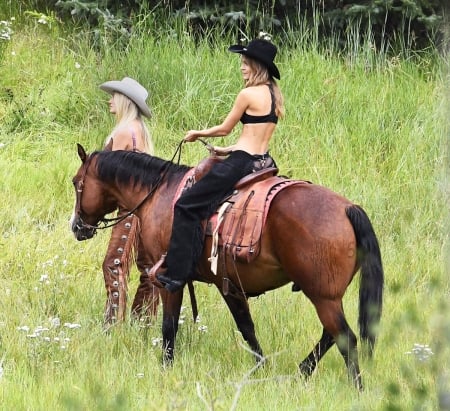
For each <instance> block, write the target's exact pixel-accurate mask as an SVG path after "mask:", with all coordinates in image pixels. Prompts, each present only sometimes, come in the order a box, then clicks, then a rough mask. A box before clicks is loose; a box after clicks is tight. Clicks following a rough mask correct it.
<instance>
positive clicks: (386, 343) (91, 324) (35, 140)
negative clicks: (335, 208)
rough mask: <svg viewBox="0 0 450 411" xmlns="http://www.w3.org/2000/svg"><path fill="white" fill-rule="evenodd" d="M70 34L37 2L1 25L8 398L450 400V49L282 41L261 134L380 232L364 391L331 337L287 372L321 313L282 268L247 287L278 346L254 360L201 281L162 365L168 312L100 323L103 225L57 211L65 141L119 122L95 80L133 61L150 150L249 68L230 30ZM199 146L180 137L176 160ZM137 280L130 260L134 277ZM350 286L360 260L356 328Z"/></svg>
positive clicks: (1, 268) (292, 405) (207, 406)
mask: <svg viewBox="0 0 450 411" xmlns="http://www.w3.org/2000/svg"><path fill="white" fill-rule="evenodd" d="M76 34H77V33H75V34H74V33H71V34H70V35H66V34H64V32H63V31H62V30H60V28H59V27H58V26H57V25H56V24H53V25H49V24H46V25H44V24H41V23H39V22H37V20H35V21H34V23H33V22H29V23H28V24H27V25H26V26H25V27H23V28H17V29H16V30H15V31H14V33H13V34H12V35H11V39H10V40H8V41H2V40H0V41H2V43H0V46H1V48H0V79H1V81H0V177H1V178H0V193H1V201H2V205H1V207H0V228H1V236H0V250H1V264H0V279H1V282H0V404H1V405H0V408H1V409H5V410H412V409H415V410H436V409H439V407H441V409H450V399H449V396H450V375H449V373H448V365H449V358H450V356H449V354H450V352H449V351H450V350H449V344H450V321H449V315H448V312H449V307H448V298H449V285H448V281H447V278H446V273H447V270H446V268H447V264H448V262H447V260H446V259H445V258H444V256H445V255H448V253H446V242H447V230H448V226H447V225H446V220H447V214H448V213H447V209H448V202H447V196H448V193H449V187H448V180H447V169H448V161H447V147H446V138H447V136H448V124H447V120H448V118H449V114H448V113H449V111H448V107H447V106H448V103H447V98H448V88H447V85H446V84H447V80H446V79H447V75H448V74H447V73H448V72H447V68H446V64H445V59H444V58H442V57H439V56H437V55H436V54H435V53H434V52H432V51H430V52H427V53H423V54H422V55H411V54H408V53H405V55H401V56H395V57H388V56H382V55H378V54H377V53H376V51H375V50H373V49H372V48H370V47H369V46H367V47H361V48H358V49H357V51H356V52H355V53H345V54H341V55H338V54H337V53H335V52H334V50H332V49H331V50H327V49H326V48H320V47H318V46H315V45H314V44H310V43H308V42H305V43H301V42H300V41H298V42H297V44H295V45H293V46H292V47H290V48H285V49H283V50H281V52H280V55H279V58H277V61H278V62H279V67H280V71H281V74H282V80H281V81H280V86H281V88H282V90H283V92H284V95H285V99H286V117H285V119H283V120H282V121H281V122H280V124H279V128H278V130H277V133H276V135H275V137H274V139H273V143H272V146H271V153H272V155H273V156H274V157H275V158H276V159H277V162H278V165H279V167H280V169H281V172H282V173H283V174H287V175H289V176H292V177H293V178H299V179H308V180H310V181H313V182H314V183H317V184H322V185H325V186H327V187H329V188H331V189H332V190H334V191H336V192H339V193H341V194H343V195H344V196H346V197H348V198H350V199H351V200H353V201H354V202H356V203H358V204H361V205H362V206H363V207H364V208H365V210H366V211H367V213H368V214H369V216H370V218H371V220H372V222H373V225H374V227H375V230H376V233H377V236H378V239H379V241H380V245H381V251H382V257H383V263H384V268H385V275H386V288H385V305H384V313H383V318H382V323H381V329H380V336H379V341H378V345H377V347H376V352H375V358H374V360H373V361H372V362H370V361H368V360H367V359H364V358H363V359H361V367H362V372H363V379H364V383H365V387H366V389H365V391H364V392H363V393H362V394H358V393H357V392H356V391H355V390H354V388H353V387H352V386H351V385H350V384H349V382H348V381H347V375H346V370H345V366H344V363H343V360H342V358H341V356H340V355H339V354H338V352H337V350H336V348H333V349H332V350H331V351H330V352H329V353H328V354H327V356H326V357H325V358H324V360H323V361H322V362H321V363H320V366H319V368H318V370H317V372H316V373H315V374H314V375H313V376H312V378H311V379H309V380H308V381H304V380H303V379H302V378H301V377H300V375H299V374H298V371H297V366H298V363H299V362H300V361H301V360H302V359H303V358H304V356H305V355H306V354H307V353H309V351H310V350H311V349H312V347H313V346H314V344H315V343H316V342H317V340H318V338H319V337H320V334H321V326H320V323H319V321H318V319H317V316H316V314H315V312H314V310H313V307H312V305H311V304H310V303H309V301H308V300H307V299H306V298H305V297H304V296H303V295H301V293H296V294H293V293H291V292H290V287H285V288H282V289H279V290H276V291H273V292H271V293H268V294H266V295H263V296H261V297H259V298H257V299H253V300H251V301H250V306H251V310H252V313H253V318H254V321H255V323H256V328H257V335H258V337H259V339H260V342H261V344H262V346H263V349H264V350H265V353H266V355H267V356H268V358H269V361H268V364H267V366H266V367H265V368H264V369H262V370H261V369H258V370H253V367H254V363H253V358H252V356H251V354H250V353H249V352H248V351H247V349H246V348H247V347H246V345H245V344H244V343H243V341H242V338H241V336H240V334H239V333H238V332H237V330H236V327H235V325H234V323H233V321H232V319H231V316H230V314H229V312H228V310H227V308H226V307H225V304H224V303H223V302H222V300H221V299H220V297H219V294H218V292H217V291H216V290H215V289H213V288H212V287H208V286H206V285H203V284H198V285H196V291H197V297H198V300H199V307H200V323H193V321H192V319H191V316H190V305H189V301H188V298H186V304H185V309H184V311H183V315H184V322H183V324H181V326H180V332H179V337H178V340H177V351H176V361H175V363H174V366H173V368H172V369H163V368H162V367H161V347H160V336H161V330H160V325H161V324H160V317H159V319H158V320H157V321H156V323H155V324H154V325H152V326H150V327H141V326H140V325H139V324H134V323H131V322H129V321H127V322H126V323H124V324H122V325H120V326H117V327H115V328H114V329H113V330H112V332H110V333H109V334H105V333H104V332H103V331H102V313H103V305H104V298H105V292H104V285H103V277H102V273H101V262H102V259H103V255H104V252H105V249H106V244H107V241H108V238H109V232H100V233H99V234H98V235H97V236H96V237H95V238H94V239H93V240H91V241H87V242H82V243H80V242H77V241H76V240H75V239H74V238H73V235H72V233H71V232H70V230H69V228H68V224H67V223H68V219H69V217H70V214H71V212H72V206H73V201H74V193H73V188H72V185H71V178H72V176H73V174H74V173H75V171H76V170H77V168H78V166H79V159H78V157H77V154H76V143H77V142H80V143H82V144H83V145H84V146H85V147H86V148H87V149H88V150H89V151H92V150H94V149H98V148H100V147H101V146H102V143H103V141H104V138H105V136H106V135H107V134H108V132H109V130H110V129H111V127H112V125H113V119H112V118H111V116H110V115H109V114H108V108H107V100H108V96H107V95H106V94H105V93H103V92H101V91H100V90H99V89H98V85H99V84H100V83H102V82H103V81H106V80H110V79H119V78H121V77H123V76H125V75H129V76H132V77H135V78H137V79H139V81H140V82H141V83H143V84H145V85H146V86H147V87H148V88H149V90H150V93H151V96H150V104H151V106H152V108H153V112H154V117H153V118H152V119H151V121H150V122H149V126H150V127H151V130H152V134H153V138H154V141H155V146H156V152H157V155H158V156H160V157H162V158H166V159H170V158H171V157H172V155H173V153H174V150H175V148H176V146H177V144H178V143H179V141H180V140H181V139H182V137H183V136H184V133H185V131H186V130H188V129H190V128H200V127H203V126H207V125H213V124H216V123H217V122H218V121H221V120H222V118H223V117H224V115H225V114H226V113H227V110H229V108H230V106H231V104H232V102H233V99H234V96H235V95H236V93H237V91H238V90H239V88H240V87H241V83H240V76H239V72H238V69H239V60H238V57H237V56H235V55H231V54H230V53H228V52H227V51H226V47H227V46H228V45H229V42H228V41H227V40H226V39H216V40H215V41H214V42H212V44H214V46H211V43H206V42H204V43H203V42H202V43H200V44H198V45H195V44H194V43H193V42H192V41H191V40H190V39H189V37H188V36H186V37H183V38H180V36H179V35H178V36H177V35H175V34H176V33H175V32H170V31H169V30H168V31H167V32H162V33H161V34H160V35H159V36H156V35H154V34H146V35H143V34H140V35H135V37H133V38H132V39H131V41H130V44H129V45H128V47H127V48H125V49H123V48H120V47H118V46H117V47H115V46H114V45H111V44H105V45H104V46H103V47H100V48H98V49H96V48H94V47H92V46H91V45H90V43H89V42H88V41H87V40H86V39H84V37H83V36H82V33H79V36H76ZM237 133H238V130H236V133H235V134H233V136H231V137H229V138H228V139H227V140H224V143H228V142H230V141H233V137H235V136H236V134H237ZM206 155H207V152H206V151H205V149H204V148H203V146H202V145H200V144H190V145H185V147H184V149H183V154H182V162H183V163H184V164H190V165H194V164H196V163H197V162H198V161H199V160H200V159H202V158H203V157H205V156H206ZM136 284H137V272H136V270H135V269H133V272H132V275H131V284H130V292H131V294H133V292H134V290H135V287H136ZM357 298H358V281H357V279H356V280H355V281H354V282H353V283H352V285H351V286H350V287H349V290H348V293H347V295H346V298H345V301H344V304H345V309H346V312H347V315H348V319H349V322H350V325H351V327H352V328H353V329H354V330H355V331H356V318H357Z"/></svg>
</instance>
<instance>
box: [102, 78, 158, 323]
mask: <svg viewBox="0 0 450 411" xmlns="http://www.w3.org/2000/svg"><path fill="white" fill-rule="evenodd" d="M100 88H101V89H102V90H104V91H106V92H107V93H109V94H111V98H110V99H109V102H108V103H109V112H110V113H111V114H114V115H115V117H116V125H115V127H114V129H113V130H112V131H111V133H110V134H109V136H108V137H107V138H106V142H105V146H108V147H109V148H110V149H112V150H129V151H135V152H144V153H149V154H153V142H152V139H151V136H150V133H149V130H148V128H147V126H146V124H145V122H144V120H143V118H142V116H145V117H147V118H150V117H151V112H150V108H149V107H148V106H147V103H146V99H147V97H148V92H147V90H146V89H145V88H144V87H143V86H142V85H141V84H139V83H138V82H137V81H135V80H134V79H132V78H130V77H125V78H123V79H122V80H120V81H107V82H106V83H103V84H101V85H100ZM127 214H128V211H127V210H126V209H124V208H123V207H119V210H118V214H117V217H118V218H119V219H120V218H121V217H123V220H119V222H118V223H117V224H116V225H114V226H113V228H112V233H111V238H110V241H109V244H108V249H107V252H106V255H105V258H104V260H103V265H102V268H103V275H104V279H105V287H106V293H107V301H106V307H105V323H107V324H108V323H112V322H114V321H115V320H124V318H125V308H126V298H127V280H128V277H129V271H130V254H131V252H132V251H133V248H135V257H136V258H135V261H136V266H137V268H138V270H139V272H140V273H141V275H140V283H139V286H138V289H137V291H136V295H135V298H134V301H133V304H132V307H131V311H132V313H133V315H134V316H137V317H141V316H142V317H144V316H153V315H156V308H157V306H158V290H157V289H155V288H154V286H153V285H152V284H151V283H150V281H149V279H148V271H149V269H150V268H151V267H152V264H151V262H150V261H149V259H148V256H147V254H146V252H145V250H144V248H143V246H142V240H141V238H140V233H139V222H138V219H137V218H136V216H134V215H133V214H130V215H127Z"/></svg>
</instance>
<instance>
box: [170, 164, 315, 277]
mask: <svg viewBox="0 0 450 411" xmlns="http://www.w3.org/2000/svg"><path fill="white" fill-rule="evenodd" d="M217 161H221V159H220V158H219V157H215V156H212V157H208V158H206V159H204V160H202V161H201V162H200V163H199V164H198V166H197V167H195V168H193V169H191V171H189V172H188V173H187V174H186V176H185V177H184V179H183V181H182V182H181V184H180V186H179V188H178V191H177V194H176V195H175V198H174V204H175V202H176V200H177V199H178V198H179V196H180V195H181V194H182V192H183V191H184V190H187V189H189V188H190V187H192V185H193V184H195V182H196V181H198V180H199V179H201V178H202V177H203V176H204V175H205V174H206V173H207V172H208V171H209V169H210V168H211V167H212V166H213V165H214V164H215V163H216V162H217ZM277 173H278V169H277V168H276V167H271V166H270V165H269V167H266V168H261V169H260V170H258V171H254V172H253V173H251V174H249V175H247V176H245V177H244V178H242V179H241V180H239V181H238V182H237V184H236V185H235V190H234V192H233V193H232V194H231V196H230V197H228V198H226V199H224V201H223V202H222V204H221V205H220V206H219V209H218V210H217V211H216V212H215V213H214V214H213V216H212V217H211V218H210V219H209V220H208V221H207V222H205V225H206V230H205V235H206V236H212V237H213V246H212V250H211V258H210V261H211V266H212V270H213V272H215V273H217V261H218V258H219V256H221V257H222V258H224V259H228V258H231V259H233V260H236V261H241V262H246V263H249V262H251V261H252V260H254V259H255V258H256V257H257V256H258V255H259V253H260V250H261V235H262V232H263V229H264V225H265V222H266V218H267V214H268V212H269V208H270V203H271V202H272V200H273V198H274V197H275V195H276V194H278V193H279V192H280V191H281V190H282V189H284V188H286V187H288V186H290V185H293V184H299V183H307V182H304V181H299V180H289V179H287V178H284V177H279V176H277Z"/></svg>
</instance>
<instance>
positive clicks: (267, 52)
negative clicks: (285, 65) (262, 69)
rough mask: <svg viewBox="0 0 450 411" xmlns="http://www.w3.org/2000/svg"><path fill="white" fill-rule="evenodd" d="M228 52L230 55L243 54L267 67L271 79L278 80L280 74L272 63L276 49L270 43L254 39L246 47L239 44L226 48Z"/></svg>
mask: <svg viewBox="0 0 450 411" xmlns="http://www.w3.org/2000/svg"><path fill="white" fill-rule="evenodd" d="M228 51H231V52H232V53H239V54H243V55H244V56H248V57H250V58H252V59H254V60H257V61H259V62H260V63H262V64H264V65H265V66H266V67H267V70H269V74H270V75H271V76H272V77H275V78H277V79H280V72H279V71H278V68H277V66H276V65H275V63H274V62H273V60H274V58H275V56H276V54H277V48H276V46H275V45H274V44H272V43H271V42H270V41H267V40H263V39H255V40H252V41H251V42H250V43H248V45H247V46H242V45H239V44H235V45H234V46H230V47H229V48H228Z"/></svg>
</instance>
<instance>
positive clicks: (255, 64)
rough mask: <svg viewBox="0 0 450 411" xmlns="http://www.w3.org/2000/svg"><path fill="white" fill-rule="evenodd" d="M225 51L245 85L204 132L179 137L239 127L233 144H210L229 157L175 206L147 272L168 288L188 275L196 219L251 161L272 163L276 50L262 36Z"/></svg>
mask: <svg viewBox="0 0 450 411" xmlns="http://www.w3.org/2000/svg"><path fill="white" fill-rule="evenodd" d="M228 50H229V51H231V52H233V53H239V54H240V55H241V73H242V77H243V79H244V85H245V88H244V89H243V90H241V91H240V93H239V94H238V95H237V97H236V100H235V103H234V106H233V108H232V109H231V111H230V113H229V114H228V116H227V117H226V118H225V120H224V121H223V123H222V124H220V125H217V126H214V127H211V128H207V129H204V130H190V131H188V132H187V134H186V136H185V137H184V141H187V142H193V141H196V140H197V139H198V138H199V137H218V136H226V135H228V134H230V132H231V131H232V130H233V128H234V127H235V126H236V124H237V123H238V122H239V121H241V123H242V124H243V127H242V131H241V135H240V137H239V139H238V141H237V142H236V144H234V145H232V146H229V147H225V148H220V147H214V151H215V152H216V153H217V154H219V155H227V154H229V156H228V157H227V158H226V159H225V160H224V161H222V162H218V163H217V164H215V165H214V166H213V167H212V169H211V170H210V171H209V172H208V173H207V174H206V175H205V176H204V177H202V179H201V180H199V181H198V182H196V184H194V186H193V187H192V188H190V189H189V190H186V191H185V193H184V194H183V195H182V196H181V197H180V198H179V199H178V201H177V202H176V204H175V211H174V222H173V226H172V227H173V228H172V235H171V238H170V244H169V248H168V252H167V256H166V255H163V256H162V258H161V260H160V261H159V263H157V264H155V266H154V268H153V269H152V272H151V274H150V276H151V278H155V276H156V279H157V280H158V281H155V284H157V285H159V286H161V287H162V286H164V287H165V288H166V289H167V290H169V291H170V292H175V291H178V290H180V289H181V288H183V287H184V285H185V284H186V282H187V281H188V280H190V279H193V277H194V272H195V267H196V265H197V262H198V259H199V257H200V255H201V252H202V249H203V230H202V224H201V222H202V221H203V220H204V219H206V218H208V217H210V216H211V215H212V214H213V212H214V211H215V210H216V209H217V206H218V205H219V203H220V201H221V200H223V199H224V198H225V196H227V194H229V193H231V191H232V190H233V187H234V185H235V184H236V182H238V181H239V180H240V179H241V178H242V177H244V176H246V175H247V174H250V173H252V172H253V171H254V167H255V162H260V163H261V164H262V165H264V163H266V162H268V161H271V162H273V160H272V159H271V158H270V156H269V153H268V147H269V142H270V139H271V137H272V135H273V132H274V131H275V128H276V124H277V122H278V118H279V117H281V116H282V115H283V97H282V94H281V92H280V89H279V87H278V85H277V83H276V81H275V79H274V78H277V79H279V78H280V72H279V71H278V68H277V66H276V65H275V63H274V58H275V55H276V53H277V48H276V47H275V45H273V44H272V43H270V42H269V41H267V40H263V39H255V40H253V41H251V42H250V43H249V44H248V45H247V46H241V45H234V46H231V47H230V48H229V49H228Z"/></svg>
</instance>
